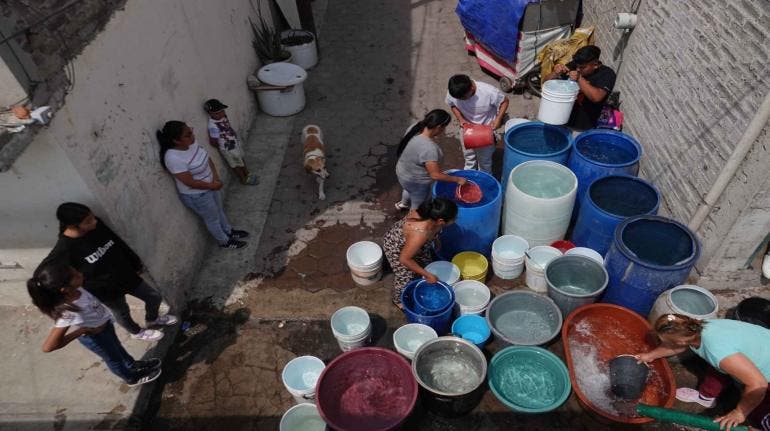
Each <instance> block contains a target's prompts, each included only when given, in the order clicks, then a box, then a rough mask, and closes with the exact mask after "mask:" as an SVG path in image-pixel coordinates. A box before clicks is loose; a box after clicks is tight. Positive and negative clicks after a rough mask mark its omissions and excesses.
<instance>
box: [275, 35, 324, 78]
mask: <svg viewBox="0 0 770 431" xmlns="http://www.w3.org/2000/svg"><path fill="white" fill-rule="evenodd" d="M294 36H310V37H312V38H313V40H312V41H310V42H308V43H303V44H302V45H284V44H283V43H282V45H283V47H284V49H286V50H287V51H289V52H290V53H291V56H292V58H291V62H292V63H294V64H296V65H297V66H299V67H301V68H303V69H305V70H308V69H310V68H312V67H313V66H315V65H316V64H317V63H318V49H317V46H316V37H315V35H314V34H313V33H312V32H309V31H307V30H298V29H291V30H284V31H282V32H281V42H283V40H284V39H286V38H288V37H294Z"/></svg>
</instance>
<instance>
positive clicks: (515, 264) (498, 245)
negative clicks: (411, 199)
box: [492, 235, 529, 280]
mask: <svg viewBox="0 0 770 431" xmlns="http://www.w3.org/2000/svg"><path fill="white" fill-rule="evenodd" d="M528 249H529V243H528V242H527V240H526V239H524V238H522V237H520V236H518V235H503V236H501V237H499V238H497V239H496V240H495V241H494V242H493V243H492V270H493V271H495V275H496V276H498V277H499V278H502V279H503V280H513V279H514V278H517V277H518V276H520V275H521V273H522V271H524V253H525V252H526V251H527V250H528Z"/></svg>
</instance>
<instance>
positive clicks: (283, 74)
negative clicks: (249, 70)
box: [256, 62, 307, 117]
mask: <svg viewBox="0 0 770 431" xmlns="http://www.w3.org/2000/svg"><path fill="white" fill-rule="evenodd" d="M257 79H259V81H260V82H261V83H263V84H266V85H267V86H274V87H277V88H275V89H270V88H266V89H257V90H256V91H257V100H259V107H260V109H262V112H264V113H265V114H267V115H272V116H274V117H287V116H289V115H294V114H296V113H298V112H300V111H302V110H303V109H305V88H304V86H303V84H302V83H303V82H305V79H307V72H305V69H303V68H301V67H299V66H297V65H296V64H292V63H286V62H278V63H270V64H267V65H265V66H262V68H260V69H259V71H258V72H257Z"/></svg>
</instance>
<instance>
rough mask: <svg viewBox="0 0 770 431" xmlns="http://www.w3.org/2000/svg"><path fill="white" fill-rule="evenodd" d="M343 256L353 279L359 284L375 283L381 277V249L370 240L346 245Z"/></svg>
mask: <svg viewBox="0 0 770 431" xmlns="http://www.w3.org/2000/svg"><path fill="white" fill-rule="evenodd" d="M345 256H346V258H347V261H348V268H350V275H351V277H352V278H353V281H354V282H355V283H356V284H358V285H359V286H368V285H370V284H374V283H376V282H377V281H378V280H379V279H380V277H382V249H381V248H380V246H379V245H377V243H375V242H372V241H359V242H357V243H354V244H353V245H351V246H350V247H348V250H347V252H346V253H345Z"/></svg>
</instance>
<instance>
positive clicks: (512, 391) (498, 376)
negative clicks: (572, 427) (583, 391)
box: [488, 346, 572, 413]
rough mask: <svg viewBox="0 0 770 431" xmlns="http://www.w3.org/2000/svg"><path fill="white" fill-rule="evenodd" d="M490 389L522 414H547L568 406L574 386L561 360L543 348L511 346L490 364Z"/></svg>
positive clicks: (498, 353)
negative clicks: (564, 405)
mask: <svg viewBox="0 0 770 431" xmlns="http://www.w3.org/2000/svg"><path fill="white" fill-rule="evenodd" d="M488 378H489V388H490V389H492V393H493V394H494V395H495V397H497V399H498V400H500V402H502V403H503V404H505V405H506V406H508V408H510V409H511V410H513V411H515V412H519V413H544V412H548V411H551V410H553V409H555V408H557V407H559V406H560V405H562V404H563V403H564V401H566V400H567V398H568V397H569V394H570V391H571V390H572V385H571V384H570V380H569V372H568V371H567V367H566V366H565V365H564V362H562V360H561V359H559V358H558V357H557V356H556V355H554V354H553V353H551V352H549V351H548V350H545V349H543V348H540V347H534V346H511V347H507V348H505V349H503V350H501V351H499V352H497V354H495V356H494V357H493V358H492V361H491V362H490V363H489V377H488Z"/></svg>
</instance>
